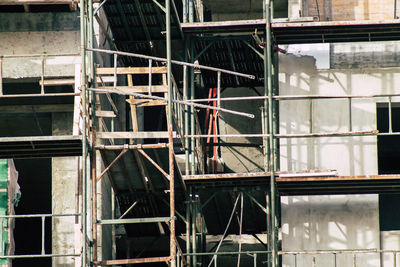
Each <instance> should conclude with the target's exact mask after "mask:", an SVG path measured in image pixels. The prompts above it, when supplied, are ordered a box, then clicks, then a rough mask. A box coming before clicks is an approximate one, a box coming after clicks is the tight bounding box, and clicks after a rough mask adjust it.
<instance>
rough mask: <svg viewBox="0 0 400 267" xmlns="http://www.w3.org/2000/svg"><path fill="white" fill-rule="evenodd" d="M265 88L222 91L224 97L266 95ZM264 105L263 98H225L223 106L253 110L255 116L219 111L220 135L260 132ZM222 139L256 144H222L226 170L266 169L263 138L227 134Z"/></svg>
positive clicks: (243, 110)
mask: <svg viewBox="0 0 400 267" xmlns="http://www.w3.org/2000/svg"><path fill="white" fill-rule="evenodd" d="M262 90H264V89H263V88H262V89H260V88H226V89H225V90H223V91H222V93H221V97H240V96H260V95H263V92H262ZM263 104H264V102H263V100H250V101H249V100H241V101H223V102H222V103H221V106H222V107H223V108H226V109H231V110H235V111H240V112H246V113H251V114H254V115H255V118H254V119H251V118H247V117H241V116H238V115H233V114H229V113H220V120H219V125H218V127H219V132H220V134H253V133H255V134H261V133H262V125H261V107H263ZM220 142H222V143H228V142H234V143H243V144H252V145H253V146H249V147H240V146H230V147H229V146H222V147H221V148H220V151H221V156H222V159H223V162H224V164H225V170H226V172H231V171H232V172H257V171H263V170H264V167H263V166H264V163H263V162H264V156H263V149H262V147H261V145H262V138H260V137H258V138H255V137H229V138H228V137H226V138H221V141H220ZM254 145H259V146H254Z"/></svg>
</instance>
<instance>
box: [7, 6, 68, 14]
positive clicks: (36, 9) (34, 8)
mask: <svg viewBox="0 0 400 267" xmlns="http://www.w3.org/2000/svg"><path fill="white" fill-rule="evenodd" d="M27 11H28V12H69V11H71V8H70V6H69V5H43V4H42V5H25V7H24V6H23V5H0V13H1V12H3V13H6V12H16V13H17V12H18V13H22V12H27Z"/></svg>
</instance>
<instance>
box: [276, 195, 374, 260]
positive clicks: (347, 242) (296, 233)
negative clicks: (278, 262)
mask: <svg viewBox="0 0 400 267" xmlns="http://www.w3.org/2000/svg"><path fill="white" fill-rule="evenodd" d="M281 200H282V235H283V242H282V250H284V251H299V250H332V249H379V248H380V237H379V214H378V197H377V195H353V196H345V195H337V196H296V197H282V198H281ZM352 262H353V257H352V255H350V254H349V255H340V254H338V255H337V262H336V263H337V265H336V266H353V265H352ZM356 264H357V265H356V266H365V267H374V266H379V264H380V256H379V254H365V255H362V254H358V255H357V263H356ZM311 265H312V257H311V255H309V256H301V255H298V256H297V266H298V267H303V266H304V267H305V266H311ZM283 266H285V267H289V266H290V267H292V266H295V265H294V261H293V256H284V257H283ZM316 266H326V267H334V266H335V265H334V256H333V255H319V256H316Z"/></svg>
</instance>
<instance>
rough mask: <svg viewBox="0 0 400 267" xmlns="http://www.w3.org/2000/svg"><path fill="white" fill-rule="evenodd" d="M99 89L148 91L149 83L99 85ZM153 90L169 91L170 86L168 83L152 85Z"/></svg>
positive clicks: (122, 91) (156, 91)
mask: <svg viewBox="0 0 400 267" xmlns="http://www.w3.org/2000/svg"><path fill="white" fill-rule="evenodd" d="M98 89H104V90H114V91H115V90H116V89H117V90H118V91H120V92H121V93H125V92H126V93H130V92H134V93H148V91H149V87H148V86H147V85H134V86H117V87H113V86H99V87H98ZM152 92H153V93H167V92H168V86H166V85H153V86H152Z"/></svg>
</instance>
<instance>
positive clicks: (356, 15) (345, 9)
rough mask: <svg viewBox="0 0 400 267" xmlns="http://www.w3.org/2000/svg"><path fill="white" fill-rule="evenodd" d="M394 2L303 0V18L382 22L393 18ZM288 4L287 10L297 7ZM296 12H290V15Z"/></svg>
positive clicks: (376, 0) (381, 0) (373, 0)
mask: <svg viewBox="0 0 400 267" xmlns="http://www.w3.org/2000/svg"><path fill="white" fill-rule="evenodd" d="M394 1H395V0H350V1H349V0H317V1H314V0H313V1H311V0H303V2H302V10H303V13H302V14H303V16H305V17H307V16H311V17H317V18H319V20H320V21H328V20H333V21H341V20H384V19H393V18H394V17H395V10H394V8H395V5H394ZM296 2H297V1H290V2H289V10H291V9H293V8H292V6H290V4H292V3H293V4H294V5H293V7H295V6H298V5H297V3H296ZM295 14H296V12H293V11H292V15H295Z"/></svg>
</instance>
